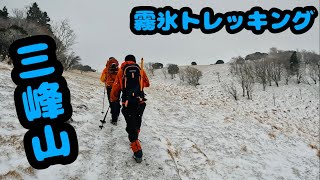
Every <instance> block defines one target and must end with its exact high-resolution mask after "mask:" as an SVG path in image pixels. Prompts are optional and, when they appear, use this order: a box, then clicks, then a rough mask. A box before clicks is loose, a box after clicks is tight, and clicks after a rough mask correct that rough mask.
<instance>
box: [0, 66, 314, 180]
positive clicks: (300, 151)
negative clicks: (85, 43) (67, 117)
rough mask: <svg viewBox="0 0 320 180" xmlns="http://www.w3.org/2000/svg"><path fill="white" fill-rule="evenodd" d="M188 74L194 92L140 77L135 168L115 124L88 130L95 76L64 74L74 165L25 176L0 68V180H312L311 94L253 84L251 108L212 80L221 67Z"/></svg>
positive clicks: (306, 88) (97, 89)
mask: <svg viewBox="0 0 320 180" xmlns="http://www.w3.org/2000/svg"><path fill="white" fill-rule="evenodd" d="M197 68H199V69H200V70H202V71H203V74H204V76H203V78H202V79H201V80H200V84H201V85H200V86H198V87H197V88H195V87H191V86H188V85H185V84H183V83H180V81H179V79H178V78H177V79H175V80H171V79H164V77H163V76H162V74H161V71H156V72H155V75H156V76H154V77H150V79H151V87H150V88H149V89H147V90H146V93H147V97H146V98H147V99H148V101H147V108H146V110H145V114H144V117H143V125H142V131H141V135H140V137H139V139H140V140H141V144H142V147H143V150H144V161H143V162H142V163H141V164H137V163H136V162H135V161H134V160H133V159H132V157H131V156H132V152H131V150H130V147H129V144H130V143H129V141H128V139H127V134H126V132H125V121H124V118H123V116H122V115H121V116H120V121H119V123H118V126H112V125H110V124H108V123H107V124H105V128H104V129H102V130H100V128H99V127H98V126H99V125H100V121H99V120H100V119H102V118H103V115H102V114H101V108H102V98H103V85H101V84H100V83H99V76H100V74H98V73H86V74H80V73H77V72H67V73H65V74H64V77H65V78H66V80H67V82H68V86H69V89H70V91H71V96H72V99H71V100H72V106H73V109H74V112H73V116H72V118H73V122H71V124H72V125H73V127H74V128H75V129H76V132H77V136H78V140H79V156H78V158H77V160H76V161H75V162H74V163H72V164H70V165H66V166H62V165H55V166H51V167H49V168H48V169H45V170H35V169H33V168H32V167H30V165H29V163H28V161H27V159H26V157H25V154H24V148H23V136H24V134H25V133H26V131H27V130H26V129H24V128H23V127H22V126H21V125H20V123H19V121H18V119H17V116H16V111H15V107H14V100H13V92H14V89H15V87H16V86H15V84H14V83H13V82H12V80H11V76H10V73H11V67H9V66H7V65H4V64H0V80H1V83H0V179H46V180H49V179H319V149H320V144H319V109H318V108H319V86H315V85H311V86H310V85H305V84H300V85H296V84H293V83H291V85H287V86H286V85H283V84H281V86H280V87H278V88H277V87H275V86H272V87H267V90H266V91H262V88H261V85H260V84H257V86H256V87H255V91H254V93H253V100H247V99H246V98H244V97H241V98H240V100H239V101H234V100H233V99H232V98H231V97H230V96H229V95H228V94H226V93H225V92H224V90H223V88H221V85H220V83H219V82H218V81H217V77H216V72H220V75H221V81H222V82H221V83H223V82H227V81H228V80H229V79H230V78H231V75H229V72H228V67H227V65H212V66H197ZM300 90H301V95H300ZM273 94H275V97H276V106H274V102H273ZM106 106H107V105H106ZM108 119H110V116H108Z"/></svg>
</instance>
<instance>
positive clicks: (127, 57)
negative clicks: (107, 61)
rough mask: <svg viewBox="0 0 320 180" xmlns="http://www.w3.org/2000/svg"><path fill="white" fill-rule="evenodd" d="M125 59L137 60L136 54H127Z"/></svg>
mask: <svg viewBox="0 0 320 180" xmlns="http://www.w3.org/2000/svg"><path fill="white" fill-rule="evenodd" d="M124 60H125V61H133V62H136V58H135V57H134V55H132V54H130V55H128V56H126V58H125V59H124Z"/></svg>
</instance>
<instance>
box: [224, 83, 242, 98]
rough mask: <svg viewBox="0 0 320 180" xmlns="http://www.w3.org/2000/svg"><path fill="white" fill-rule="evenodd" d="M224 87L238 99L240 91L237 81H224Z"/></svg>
mask: <svg viewBox="0 0 320 180" xmlns="http://www.w3.org/2000/svg"><path fill="white" fill-rule="evenodd" d="M221 86H222V88H223V89H224V90H225V91H226V92H227V93H228V94H230V95H231V96H232V97H233V98H234V99H235V100H236V101H237V100H238V91H237V87H236V85H235V83H234V82H233V81H231V82H230V83H223V84H222V85H221Z"/></svg>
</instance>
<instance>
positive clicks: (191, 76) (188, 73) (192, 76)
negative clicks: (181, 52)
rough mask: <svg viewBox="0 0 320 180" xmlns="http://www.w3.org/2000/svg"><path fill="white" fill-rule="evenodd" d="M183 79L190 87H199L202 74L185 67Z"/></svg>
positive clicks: (194, 69)
mask: <svg viewBox="0 0 320 180" xmlns="http://www.w3.org/2000/svg"><path fill="white" fill-rule="evenodd" d="M184 72H185V78H186V80H187V82H188V83H189V84H190V85H193V86H195V87H196V86H197V85H199V80H200V78H201V77H202V72H201V71H199V70H198V69H196V68H194V67H187V68H186V69H185V70H184Z"/></svg>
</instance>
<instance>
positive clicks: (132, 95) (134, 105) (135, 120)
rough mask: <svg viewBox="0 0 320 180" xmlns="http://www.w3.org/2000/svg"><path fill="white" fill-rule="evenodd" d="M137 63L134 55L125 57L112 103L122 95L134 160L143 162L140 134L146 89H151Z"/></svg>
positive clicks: (114, 88)
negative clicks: (144, 89)
mask: <svg viewBox="0 0 320 180" xmlns="http://www.w3.org/2000/svg"><path fill="white" fill-rule="evenodd" d="M141 64H142V65H141V66H142V67H140V66H139V65H138V64H137V63H136V58H135V57H134V56H133V55H128V56H126V57H125V62H124V63H122V64H121V67H120V69H119V72H118V74H117V77H116V79H115V82H114V84H113V87H112V91H111V95H110V98H111V102H118V101H119V99H120V92H122V95H121V103H122V114H123V116H124V118H125V120H126V123H127V127H126V131H127V133H128V137H129V141H130V142H131V144H130V146H131V149H132V151H133V153H134V154H133V158H134V159H135V160H136V162H138V163H141V161H142V155H143V153H142V148H141V145H140V142H139V140H138V136H139V133H140V127H141V121H142V115H143V112H144V109H145V107H146V103H145V101H146V99H145V97H144V96H145V94H144V91H143V88H144V87H149V86H150V83H149V79H148V77H147V75H146V73H145V71H144V70H143V69H142V68H143V63H141Z"/></svg>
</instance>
